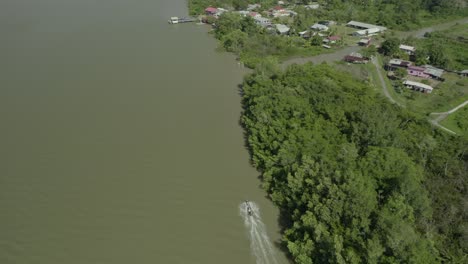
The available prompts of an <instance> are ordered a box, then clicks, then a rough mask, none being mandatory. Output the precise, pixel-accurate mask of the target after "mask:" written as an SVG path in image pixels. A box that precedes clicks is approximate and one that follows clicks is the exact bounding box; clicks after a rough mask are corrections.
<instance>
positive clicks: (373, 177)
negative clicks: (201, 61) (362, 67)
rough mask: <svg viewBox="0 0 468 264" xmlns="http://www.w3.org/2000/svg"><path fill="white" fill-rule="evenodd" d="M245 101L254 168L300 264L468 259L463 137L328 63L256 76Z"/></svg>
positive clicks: (466, 162) (251, 79)
mask: <svg viewBox="0 0 468 264" xmlns="http://www.w3.org/2000/svg"><path fill="white" fill-rule="evenodd" d="M243 92H244V93H243V105H244V108H245V111H244V113H243V116H242V124H243V125H244V126H245V129H246V131H247V135H248V145H249V148H250V150H251V155H252V161H253V163H254V164H255V166H256V167H257V168H258V169H259V170H260V171H261V172H262V180H263V186H264V188H265V189H266V191H267V192H268V194H269V197H270V198H271V199H272V201H273V202H274V203H276V204H277V205H278V206H279V207H280V209H281V212H282V214H281V215H282V218H283V219H284V221H283V222H284V223H286V224H285V226H284V230H285V231H284V244H285V246H286V247H287V249H288V251H289V253H290V255H291V258H292V259H293V260H294V261H295V262H296V263H440V262H450V263H457V262H458V263H462V262H463V261H466V254H467V249H468V247H467V246H468V245H467V242H466V235H467V231H466V228H462V227H463V225H464V224H466V220H467V212H466V210H463V208H464V203H466V202H468V200H467V191H466V190H467V189H466V187H467V182H466V176H467V175H466V174H467V173H466V172H467V166H468V152H467V150H468V143H467V142H466V140H463V139H460V138H453V137H449V136H446V135H443V134H439V132H438V131H437V130H433V129H432V128H431V127H430V125H429V123H428V122H427V121H426V120H425V119H424V118H423V117H420V116H417V115H415V114H413V113H410V112H408V111H406V110H403V109H400V108H399V107H397V106H395V105H393V104H391V103H389V102H388V101H387V100H385V99H384V98H381V97H379V96H376V95H375V94H374V93H373V91H372V89H371V88H369V86H368V85H367V84H365V83H363V82H361V81H358V80H355V79H354V78H352V77H351V76H350V75H349V74H346V73H342V72H339V71H336V70H334V69H332V68H331V67H330V66H328V65H318V66H314V65H312V64H306V65H303V66H298V65H293V66H291V67H289V68H288V69H287V70H286V71H284V72H280V71H278V70H275V71H274V72H268V71H262V72H261V73H260V72H257V73H254V74H252V75H249V76H247V77H246V79H245V81H244V85H243ZM455 182H456V183H455ZM457 184H458V186H456V185H457Z"/></svg>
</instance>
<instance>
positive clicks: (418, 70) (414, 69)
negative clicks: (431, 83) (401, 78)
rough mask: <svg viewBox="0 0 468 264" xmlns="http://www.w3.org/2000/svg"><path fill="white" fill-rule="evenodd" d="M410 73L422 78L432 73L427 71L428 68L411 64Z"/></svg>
mask: <svg viewBox="0 0 468 264" xmlns="http://www.w3.org/2000/svg"><path fill="white" fill-rule="evenodd" d="M407 71H408V74H409V75H412V76H416V77H421V78H429V77H430V75H429V74H427V73H425V71H426V68H424V67H418V66H409V67H408V69H407Z"/></svg>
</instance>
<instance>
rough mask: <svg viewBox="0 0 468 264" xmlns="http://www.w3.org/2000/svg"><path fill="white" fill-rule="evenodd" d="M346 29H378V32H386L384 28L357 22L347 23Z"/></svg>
mask: <svg viewBox="0 0 468 264" xmlns="http://www.w3.org/2000/svg"><path fill="white" fill-rule="evenodd" d="M346 25H347V26H348V27H354V28H359V29H371V28H378V29H380V31H385V30H387V28H386V27H382V26H377V25H372V24H367V23H362V22H357V21H349V22H348V24H346Z"/></svg>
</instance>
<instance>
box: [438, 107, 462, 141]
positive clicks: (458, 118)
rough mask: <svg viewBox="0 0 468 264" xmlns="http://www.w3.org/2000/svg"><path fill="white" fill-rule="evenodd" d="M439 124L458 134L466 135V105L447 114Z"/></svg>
mask: <svg viewBox="0 0 468 264" xmlns="http://www.w3.org/2000/svg"><path fill="white" fill-rule="evenodd" d="M440 124H441V125H442V126H444V127H446V128H448V129H450V130H452V131H453V132H455V133H457V134H458V135H465V136H468V107H466V106H465V107H464V108H462V109H460V110H458V111H457V112H455V113H453V114H451V115H449V116H448V117H447V118H446V119H445V120H444V121H442V122H441V123H440Z"/></svg>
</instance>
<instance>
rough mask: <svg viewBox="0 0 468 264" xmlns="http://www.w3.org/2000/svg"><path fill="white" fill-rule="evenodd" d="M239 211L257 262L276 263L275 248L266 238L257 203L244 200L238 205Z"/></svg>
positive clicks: (263, 263) (258, 263)
mask: <svg viewBox="0 0 468 264" xmlns="http://www.w3.org/2000/svg"><path fill="white" fill-rule="evenodd" d="M249 207H250V213H249ZM239 211H240V215H241V216H242V218H243V220H244V224H245V227H246V228H247V231H248V234H249V239H250V249H251V250H252V253H253V254H254V255H255V257H256V259H257V264H277V263H278V262H277V261H276V258H275V250H274V248H273V245H272V244H271V242H270V239H269V238H268V235H267V232H266V227H265V224H263V222H262V219H261V218H260V210H259V208H258V206H257V204H255V203H254V202H244V203H242V204H240V205H239Z"/></svg>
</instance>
